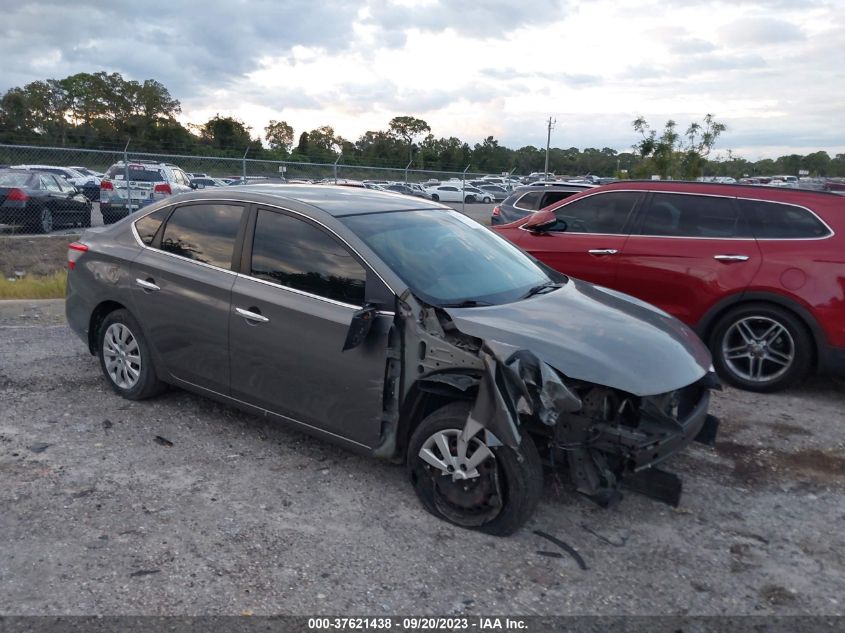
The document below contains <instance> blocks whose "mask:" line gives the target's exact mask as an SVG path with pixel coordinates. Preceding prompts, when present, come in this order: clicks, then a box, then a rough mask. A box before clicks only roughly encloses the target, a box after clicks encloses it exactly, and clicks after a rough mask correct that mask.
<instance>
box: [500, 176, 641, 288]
mask: <svg viewBox="0 0 845 633" xmlns="http://www.w3.org/2000/svg"><path fill="white" fill-rule="evenodd" d="M642 197H643V194H642V193H641V192H638V191H611V192H607V193H600V194H594V195H591V196H585V197H583V198H578V199H577V200H573V201H572V202H570V203H568V204H563V205H562V206H560V207H558V208H557V209H555V216H556V217H557V221H558V223H557V225H555V226H552V227H550V228H548V229H547V230H545V231H543V232H542V233H531V232H528V231H520V233H521V235H520V236H519V237H518V238H517V244H519V246H521V247H522V248H524V249H525V250H527V251H528V252H529V253H531V254H532V255H534V257H536V258H537V259H539V260H540V261H542V262H543V263H545V264H547V265H548V266H551V267H552V268H554V269H555V270H558V271H560V272H562V273H565V274H567V275H571V276H572V277H576V278H578V279H584V280H586V281H590V282H592V283H594V284H599V285H601V286H608V287H613V284H614V281H615V279H616V268H617V255H618V254H619V253H620V252H621V251H622V247H623V245H624V244H625V240H626V239H627V235H628V223H629V220H630V218H631V217H632V215H633V212H634V210H635V208H636V207H637V205H638V204H639V203H640V201H641V199H642Z"/></svg>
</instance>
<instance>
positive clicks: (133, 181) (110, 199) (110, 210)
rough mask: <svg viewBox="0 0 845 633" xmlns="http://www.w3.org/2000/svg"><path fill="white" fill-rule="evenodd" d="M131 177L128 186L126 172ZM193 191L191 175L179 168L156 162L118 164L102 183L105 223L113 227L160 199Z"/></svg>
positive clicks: (110, 169) (101, 201)
mask: <svg viewBox="0 0 845 633" xmlns="http://www.w3.org/2000/svg"><path fill="white" fill-rule="evenodd" d="M127 171H128V174H129V183H128V186H127V182H126V173H127ZM189 191H191V181H190V179H189V178H188V175H187V174H186V173H185V172H184V171H182V170H181V169H179V167H177V166H176V165H171V164H169V163H157V162H155V161H134V162H131V163H128V164H125V163H124V162H123V161H120V162H119V163H115V164H114V165H112V166H111V167H109V169H108V171H106V176H105V178H103V180H101V181H100V212H101V213H102V214H103V222H104V223H106V224H111V223H112V222H115V221H117V220H119V219H121V218H124V217H126V216H127V215H129V213H130V209H131V210H135V209H139V208H141V207H144V206H146V205H148V204H150V203H152V202H155V201H156V200H161V199H162V198H166V197H168V196H172V195H176V194H179V193H187V192H189Z"/></svg>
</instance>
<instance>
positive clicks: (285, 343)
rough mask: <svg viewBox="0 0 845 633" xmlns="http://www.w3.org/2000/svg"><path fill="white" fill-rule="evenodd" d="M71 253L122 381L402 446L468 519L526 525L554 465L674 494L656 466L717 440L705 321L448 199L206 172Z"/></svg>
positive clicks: (146, 391)
mask: <svg viewBox="0 0 845 633" xmlns="http://www.w3.org/2000/svg"><path fill="white" fill-rule="evenodd" d="M68 260H69V268H70V271H69V274H68V290H67V316H68V322H69V323H70V325H71V327H72V329H73V330H74V331H75V332H76V333H77V334H78V335H79V336H80V337H81V338H82V340H83V341H85V343H86V345H87V346H88V349H89V350H90V351H91V353H92V354H97V355H98V356H99V359H100V364H101V367H102V370H103V373H104V374H105V377H106V379H107V381H108V382H109V384H110V385H111V387H112V388H113V389H114V390H115V391H116V392H117V393H118V394H120V395H121V396H123V397H125V398H128V399H132V400H140V399H143V398H148V397H151V396H154V395H156V394H158V393H161V392H162V391H163V390H164V389H166V388H167V386H168V385H173V386H177V387H181V388H184V389H188V390H191V391H194V392H197V393H200V394H203V395H206V396H208V397H211V398H214V399H217V400H219V401H222V402H225V403H229V404H231V405H233V406H236V407H239V408H242V409H245V410H247V411H251V412H253V413H255V414H258V415H263V416H268V417H270V418H272V419H274V420H278V421H281V422H285V423H289V424H291V425H293V426H294V427H296V428H299V429H302V430H304V431H306V432H308V433H312V434H314V435H317V436H319V437H322V438H325V439H328V440H331V441H335V442H338V443H340V444H342V445H343V446H346V447H348V448H350V449H353V450H356V451H360V452H363V453H367V454H372V455H374V456H377V457H380V458H384V459H389V460H392V461H395V462H399V463H405V464H406V466H407V469H408V474H409V477H410V480H411V482H412V484H413V487H414V489H415V491H416V493H417V495H418V496H419V498H420V500H421V501H422V504H423V506H424V507H425V508H426V509H427V510H428V511H430V512H431V513H433V514H434V515H436V516H438V517H440V518H442V519H445V520H447V521H451V522H452V523H455V524H457V525H460V526H464V527H468V528H474V529H480V530H483V531H485V532H488V533H491V534H499V535H504V534H509V533H511V532H513V531H514V530H516V529H518V528H519V527H520V526H521V525H522V524H523V523H524V522H525V521H526V520H527V519H528V517H529V516H530V515H531V513H532V512H533V510H534V507H535V506H536V504H537V502H538V501H539V498H540V494H541V491H542V477H543V470H542V464H543V463H546V464H550V465H552V466H553V467H555V468H557V469H561V470H562V471H563V472H564V473H566V474H567V475H568V476H569V477H571V478H572V480H573V482H574V485H575V488H576V489H577V490H578V491H579V492H581V493H583V494H585V495H587V496H588V497H590V498H592V499H594V500H595V501H597V502H598V503H600V504H605V505H606V504H609V503H612V502H614V501H615V500H618V499H619V498H620V482H621V481H622V480H623V479H626V478H627V479H628V481H629V486H630V487H631V488H632V489H634V490H637V491H639V492H643V493H645V494H648V495H651V496H653V497H655V498H659V499H661V500H663V501H667V502H669V503H677V502H678V497H679V494H680V481H679V480H678V479H677V477H674V476H673V475H670V474H669V473H666V472H664V471H660V470H657V469H656V468H652V467H653V466H654V465H655V464H657V463H659V462H662V461H663V460H664V459H666V458H667V457H669V456H670V455H671V454H673V453H674V452H676V451H678V450H680V449H681V448H682V447H684V446H685V445H686V444H687V443H689V442H690V441H692V440H694V439H697V440H700V441H712V440H713V438H714V437H715V432H716V426H717V421H716V420H715V418H713V417H712V416H709V415H708V414H707V409H708V403H709V398H710V389H711V388H713V387H714V386H716V384H717V383H716V382H715V379H714V377H713V374H712V372H711V371H710V355H709V353H708V351H707V348H706V347H705V346H704V345H703V344H702V343H701V341H699V340H698V338H697V337H696V336H695V335H694V334H693V333H692V332H691V331H690V330H689V329H688V328H687V327H685V326H684V325H682V324H681V323H680V322H679V321H677V320H675V319H673V318H672V317H670V316H668V315H666V314H665V313H663V312H661V311H659V310H657V309H655V308H653V307H651V306H649V305H647V304H644V303H642V302H641V301H638V300H636V299H633V298H631V297H628V296H626V295H622V294H619V293H617V292H614V291H610V290H606V289H602V288H599V287H595V286H592V285H590V284H588V283H584V282H580V281H577V280H574V279H569V278H567V277H565V276H564V275H561V274H559V273H556V272H554V271H552V270H550V269H548V268H546V267H545V266H543V265H542V264H539V263H538V262H537V261H536V260H534V259H533V258H531V257H529V256H527V255H526V254H525V253H524V252H522V251H520V250H519V249H517V248H516V247H514V246H512V245H511V244H510V243H508V242H507V241H505V240H504V239H501V238H500V237H499V236H497V235H495V234H494V233H493V232H491V231H489V230H488V229H486V228H484V227H482V226H481V225H478V224H476V223H475V222H473V221H471V220H469V219H467V218H466V217H464V216H462V215H461V214H459V213H457V212H455V211H452V210H451V209H448V208H447V207H443V206H441V205H437V204H435V203H432V202H430V201H426V200H421V199H419V198H412V197H406V196H397V195H396V194H388V193H381V192H376V191H369V190H365V189H350V188H348V187H332V186H308V185H304V186H302V185H247V186H242V187H237V188H233V189H228V188H226V189H217V190H204V191H201V192H195V193H191V194H185V195H181V196H176V197H173V198H168V199H167V200H165V201H161V202H159V203H156V204H153V205H151V206H149V207H146V208H145V209H143V210H142V211H139V212H137V213H135V214H133V215H131V216H130V217H128V218H126V219H124V220H121V221H119V222H117V223H116V224H114V225H111V226H106V227H101V228H95V229H91V230H88V231H86V232H85V233H84V235H83V236H82V238H81V239H80V241H79V242H76V243H74V244H72V245H71V246H70V249H69V252H68ZM634 473H636V475H634Z"/></svg>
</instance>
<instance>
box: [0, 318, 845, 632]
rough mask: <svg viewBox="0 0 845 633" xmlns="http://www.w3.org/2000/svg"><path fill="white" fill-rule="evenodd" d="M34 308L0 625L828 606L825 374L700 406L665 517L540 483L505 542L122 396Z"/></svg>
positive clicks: (351, 477)
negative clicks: (568, 549)
mask: <svg viewBox="0 0 845 633" xmlns="http://www.w3.org/2000/svg"><path fill="white" fill-rule="evenodd" d="M40 309H41V308H39V307H38V304H35V306H34V307H33V306H30V307H29V308H27V310H22V309H21V306H15V307H14V309H11V310H9V311H7V312H8V314H7V315H6V317H5V318H4V319H2V323H3V325H0V481H2V483H3V485H2V486H0V534H2V535H3V538H2V539H0V613H2V614H60V613H63V614H67V613H72V614H94V613H101V614H121V613H131V614H239V613H242V612H252V613H255V614H261V613H294V614H314V613H336V614H346V615H348V614H349V613H350V612H351V613H367V614H380V613H383V614H395V613H417V614H419V613H430V614H431V613H433V614H444V615H445V614H469V615H474V614H490V613H498V614H501V613H507V614H652V613H672V614H773V613H776V614H799V613H814V614H842V613H844V612H845V601H844V600H845V599H843V596H845V553H844V552H845V486H844V484H845V415H843V410H845V389H843V384H842V383H841V382H835V381H832V380H815V381H813V382H812V383H810V384H808V385H806V386H805V387H803V388H801V389H796V390H794V391H792V392H789V393H785V394H776V395H768V396H763V395H753V394H749V393H744V392H740V391H734V390H727V391H725V392H723V393H721V394H718V396H717V398H716V402H715V407H714V408H715V412H716V413H717V414H718V415H720V416H721V417H722V420H723V426H722V435H721V437H720V439H719V442H718V444H717V446H716V448H715V449H713V448H707V447H703V446H695V447H692V448H691V449H689V450H688V451H687V452H686V453H684V454H683V455H681V456H679V457H678V458H676V459H674V460H673V461H672V462H670V464H669V465H668V466H667V467H668V468H669V469H671V470H674V471H675V472H678V473H680V474H681V475H682V476H683V478H684V485H685V492H684V497H683V500H682V504H681V507H680V508H678V509H676V510H673V509H671V508H668V507H666V506H662V505H660V504H658V503H656V502H653V501H650V500H648V499H645V498H642V497H637V496H635V495H631V494H629V495H627V496H626V498H625V499H624V500H623V502H622V504H621V505H620V506H618V507H617V508H615V509H612V510H603V509H600V508H598V507H596V506H594V505H592V504H591V503H590V502H588V501H585V500H583V499H581V498H579V497H577V496H575V495H574V494H573V493H572V491H571V490H570V489H569V487H568V485H566V484H564V483H562V482H560V481H556V480H554V479H553V478H549V479H548V480H547V485H546V490H545V495H544V500H543V501H542V502H541V505H540V507H539V508H538V512H537V513H536V515H535V517H534V518H533V520H532V521H531V522H530V524H529V525H528V527H526V528H524V529H522V530H521V531H520V532H518V533H517V534H516V535H514V536H513V537H510V538H506V539H501V538H494V537H489V536H485V535H482V534H478V533H474V532H469V531H465V530H460V529H457V528H454V527H451V526H449V525H447V524H444V523H441V522H439V521H437V520H436V519H434V518H433V517H431V516H429V515H428V514H426V513H425V512H424V511H423V510H422V509H421V507H420V506H419V505H418V503H417V501H416V499H415V497H414V495H413V492H412V490H411V487H410V484H409V483H408V482H407V480H406V477H405V474H404V471H403V469H401V468H399V467H396V466H392V465H389V464H386V463H383V462H380V461H377V460H374V459H368V458H364V457H359V456H356V455H353V454H350V453H347V452H345V451H343V450H341V449H338V448H336V447H334V446H332V445H329V444H326V443H324V442H321V441H318V440H315V439H311V438H309V437H306V436H304V435H301V434H300V433H298V432H294V431H291V430H288V429H286V428H285V427H282V426H277V425H274V424H269V423H268V422H266V421H265V420H263V419H261V418H257V417H254V416H250V415H246V414H242V413H240V412H238V411H235V410H234V409H231V408H227V407H224V406H221V405H218V404H215V403H212V402H210V401H208V400H204V399H202V398H199V397H195V396H192V395H190V394H187V393H185V392H181V391H175V390H174V391H171V392H170V393H168V394H166V395H164V396H163V397H161V398H159V399H156V400H152V401H147V402H140V403H131V402H128V401H125V400H122V399H120V398H119V397H117V396H116V395H114V394H113V393H112V392H111V391H110V389H109V388H108V386H107V384H106V382H105V381H104V379H103V378H102V377H101V375H100V372H99V368H98V365H97V362H96V361H95V360H94V359H93V358H91V357H90V356H89V355H88V354H87V353H86V351H85V349H84V345H83V344H82V343H81V342H80V341H78V340H77V339H76V338H75V337H74V336H73V335H72V334H71V333H70V332H69V330H68V329H67V328H66V327H65V326H63V325H50V326H43V325H31V324H32V323H34V322H38V319H34V318H31V317H32V315H33V314H34V313H35V312H38V311H39V310H40ZM15 311H18V312H19V313H25V314H29V315H30V318H18V317H15V316H14V314H13V313H15ZM54 312H55V311H54ZM45 314H46V313H45ZM45 318H46V317H45ZM538 529H539V530H544V531H546V532H549V533H551V534H553V535H555V536H557V537H558V538H560V539H562V540H564V541H566V542H567V543H568V544H570V545H571V546H572V547H574V548H575V549H576V550H577V551H578V552H579V553H580V554H581V555H582V556H583V558H584V560H585V561H586V564H587V566H588V569H587V570H581V569H579V567H578V566H577V565H576V563H575V561H574V560H573V559H572V558H570V557H569V556H567V555H565V554H564V556H563V557H562V558H551V557H548V556H546V555H542V554H539V553H538V552H540V551H549V550H554V549H555V546H553V545H552V544H550V543H548V542H547V541H544V540H542V539H540V538H539V537H538V536H536V535H535V534H534V533H533V530H538Z"/></svg>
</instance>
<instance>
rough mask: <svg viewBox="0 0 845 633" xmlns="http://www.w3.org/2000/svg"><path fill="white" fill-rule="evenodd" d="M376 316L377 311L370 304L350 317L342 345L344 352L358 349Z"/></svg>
mask: <svg viewBox="0 0 845 633" xmlns="http://www.w3.org/2000/svg"><path fill="white" fill-rule="evenodd" d="M377 314H378V310H376V307H375V306H374V305H373V304H371V303H368V304H366V305H364V307H362V308H361V309H360V310H356V311H355V314H353V315H352V322H351V323H350V324H349V330H347V332H346V341H345V342H344V343H343V351H344V352H345V351H346V350H348V349H353V348H355V347H358V346H359V345H360V344H361V343H363V342H364V341H365V340H366V338H367V334H369V333H370V328H371V327H373V322H374V321H375V320H376V315H377Z"/></svg>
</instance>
